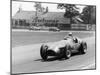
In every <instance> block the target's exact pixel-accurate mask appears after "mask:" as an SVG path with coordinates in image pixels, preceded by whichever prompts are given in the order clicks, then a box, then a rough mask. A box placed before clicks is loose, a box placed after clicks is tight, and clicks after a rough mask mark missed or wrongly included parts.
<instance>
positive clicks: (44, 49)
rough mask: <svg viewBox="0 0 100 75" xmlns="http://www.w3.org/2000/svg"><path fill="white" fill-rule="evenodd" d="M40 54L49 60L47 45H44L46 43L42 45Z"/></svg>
mask: <svg viewBox="0 0 100 75" xmlns="http://www.w3.org/2000/svg"><path fill="white" fill-rule="evenodd" d="M40 55H41V57H42V59H43V60H47V46H44V45H42V46H41V48H40Z"/></svg>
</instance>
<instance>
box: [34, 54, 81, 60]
mask: <svg viewBox="0 0 100 75" xmlns="http://www.w3.org/2000/svg"><path fill="white" fill-rule="evenodd" d="M76 55H81V54H79V53H73V54H72V56H71V57H73V56H76ZM56 60H58V61H64V60H68V59H65V58H59V57H56V56H55V57H51V58H48V59H47V60H46V61H44V60H43V59H36V60H34V61H41V62H51V61H56Z"/></svg>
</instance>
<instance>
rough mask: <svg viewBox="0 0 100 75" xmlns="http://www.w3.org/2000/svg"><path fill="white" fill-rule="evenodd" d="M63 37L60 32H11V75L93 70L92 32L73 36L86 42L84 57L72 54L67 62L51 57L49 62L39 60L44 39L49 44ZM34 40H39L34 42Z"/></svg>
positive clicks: (93, 47)
mask: <svg viewBox="0 0 100 75" xmlns="http://www.w3.org/2000/svg"><path fill="white" fill-rule="evenodd" d="M51 35H52V36H51ZM65 35H66V33H65V32H60V33H58V32H56V33H49V32H47V33H45V32H43V33H41V32H38V33H37V32H35V33H34V32H13V33H12V44H13V46H12V47H13V48H12V73H34V72H45V71H46V72H47V71H63V70H66V71H67V70H80V69H95V36H94V32H91V33H90V32H89V33H88V32H86V33H84V32H81V33H78V32H75V33H74V35H76V36H78V37H80V38H82V39H83V40H85V41H86V42H87V44H88V52H87V53H86V54H84V55H77V54H74V55H73V56H72V57H71V58H70V59H67V60H58V59H54V58H53V57H51V58H49V61H46V62H44V61H43V60H42V59H41V57H40V51H39V50H40V46H41V44H42V43H43V42H44V41H45V40H46V39H49V40H48V41H49V42H54V41H58V40H60V39H62V38H63V37H64V36H65ZM15 36H16V37H15ZM36 37H37V38H36ZM44 37H45V38H44ZM36 39H39V40H38V41H36ZM20 40H21V41H20ZM41 40H42V42H41ZM27 41H28V42H27ZM32 41H33V42H32ZM16 42H17V43H16Z"/></svg>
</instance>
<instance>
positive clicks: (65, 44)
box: [40, 37, 87, 61]
mask: <svg viewBox="0 0 100 75" xmlns="http://www.w3.org/2000/svg"><path fill="white" fill-rule="evenodd" d="M86 52H87V43H86V42H85V41H83V40H82V39H80V38H76V37H75V38H66V39H63V40H60V41H57V42H53V43H45V44H42V45H41V47H40V56H41V58H42V59H43V60H45V61H46V60H47V59H48V56H57V57H58V58H65V59H69V58H70V57H71V55H72V53H79V54H85V53H86Z"/></svg>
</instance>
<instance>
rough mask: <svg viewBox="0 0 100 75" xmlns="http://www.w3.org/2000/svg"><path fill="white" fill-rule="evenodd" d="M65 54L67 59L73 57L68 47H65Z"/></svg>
mask: <svg viewBox="0 0 100 75" xmlns="http://www.w3.org/2000/svg"><path fill="white" fill-rule="evenodd" d="M64 53H65V54H64V56H65V58H66V59H69V58H70V57H71V54H72V53H71V50H69V49H68V48H66V49H65V52H64Z"/></svg>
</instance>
